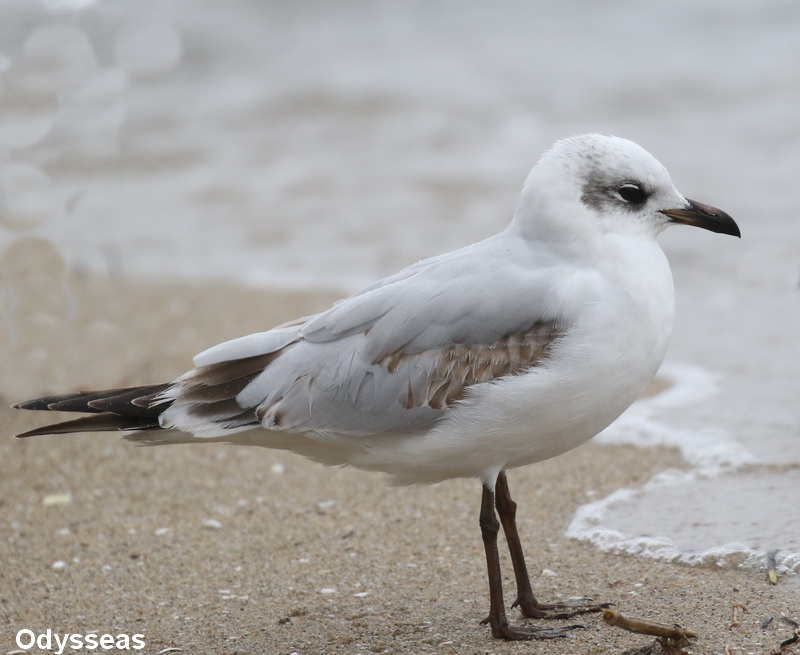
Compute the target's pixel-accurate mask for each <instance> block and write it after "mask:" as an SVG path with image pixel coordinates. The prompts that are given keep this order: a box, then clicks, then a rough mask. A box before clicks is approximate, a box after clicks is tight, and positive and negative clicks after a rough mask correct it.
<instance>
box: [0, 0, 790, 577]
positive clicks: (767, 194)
mask: <svg viewBox="0 0 800 655" xmlns="http://www.w3.org/2000/svg"><path fill="white" fill-rule="evenodd" d="M799 24H800V3H798V2H796V0H758V1H756V0H752V1H749V0H725V1H722V0H709V1H707V2H702V3H698V2H694V1H690V0H671V1H670V2H649V3H641V2H632V1H625V0H611V1H609V2H602V3H600V2H593V1H590V0H569V1H567V2H561V3H543V2H523V1H522V0H498V1H496V2H493V3H483V2H478V1H477V0H467V1H464V0H459V1H456V0H441V1H437V2H422V1H412V2H403V3H396V2H391V1H389V0H376V1H370V2H367V1H365V0H363V1H354V0H343V1H340V2H335V3H331V2H323V1H319V0H318V1H311V2H303V3H287V2H276V1H255V0H226V2H211V1H209V0H204V1H200V0H192V1H189V0H138V1H137V2H135V3H132V2H129V1H126V0H97V1H93V0H41V1H35V0H3V1H2V2H0V248H1V249H2V251H1V252H0V284H2V285H3V286H2V288H1V290H2V302H3V305H2V312H3V319H4V322H5V323H6V325H8V326H11V327H12V328H13V324H14V316H15V311H18V305H19V294H18V293H16V292H15V290H14V288H13V285H14V283H15V280H14V272H15V271H18V270H20V266H19V262H20V261H21V260H25V261H28V262H30V261H32V260H33V261H38V260H41V261H44V262H50V263H51V264H52V262H56V263H57V264H58V265H57V266H56V268H59V267H60V269H61V270H63V271H68V270H71V271H80V272H85V273H90V274H97V275H106V276H116V277H124V278H129V279H130V278H133V279H148V280H169V281H175V280H179V281H180V280H185V281H190V282H192V283H193V284H197V283H199V282H202V281H203V280H215V281H216V280H225V281H232V282H236V283H240V284H246V285H256V286H260V287H275V288H284V289H286V288H298V289H305V288H318V287H326V288H329V289H333V290H336V291H338V292H341V293H349V292H351V291H354V290H355V289H357V288H358V287H359V286H360V285H362V284H365V283H367V282H370V281H372V280H373V279H375V278H376V277H378V276H381V275H385V274H388V273H391V272H393V271H395V270H396V269H398V268H400V267H402V266H404V265H407V264H410V263H412V262H414V261H416V260H418V259H421V258H423V257H426V256H429V255H433V254H436V253H439V252H442V251H445V250H448V249H452V248H455V247H458V246H461V245H464V244H466V243H469V242H471V241H475V240H478V239H481V238H484V237H486V236H489V235H491V234H493V233H495V232H497V231H499V230H500V229H502V228H503V227H504V226H505V225H506V223H507V222H508V220H510V217H511V215H512V214H513V211H514V207H515V204H516V199H517V195H518V192H519V190H520V187H521V184H522V181H523V180H524V178H525V176H526V174H527V172H528V170H529V168H530V167H531V166H532V165H533V163H534V162H535V160H536V159H537V158H538V156H539V155H540V154H541V152H542V151H543V150H544V149H545V148H547V147H548V146H549V145H550V144H551V143H552V142H553V141H554V140H555V139H557V138H560V137H563V136H567V135H570V134H575V133H580V132H586V131H596V132H602V133H610V134H616V135H619V136H624V137H627V138H630V139H633V140H635V141H637V142H639V143H640V144H641V145H643V146H644V147H645V148H647V149H648V150H650V151H651V152H652V153H654V154H655V155H656V156H657V157H658V158H659V159H660V160H661V161H662V162H663V163H664V164H666V165H667V167H668V168H669V169H670V171H671V172H672V175H673V179H674V180H675V183H676V185H677V186H678V188H679V189H680V190H681V191H682V192H684V193H685V194H686V195H687V196H688V197H690V198H694V199H697V200H700V201H703V202H707V203H710V204H713V205H717V206H719V207H721V208H723V209H725V210H726V211H728V212H729V213H731V214H732V215H733V216H734V217H735V218H736V220H737V221H738V222H739V225H740V226H741V228H742V233H743V239H742V241H741V242H738V241H735V240H733V239H730V238H728V237H721V236H720V235H713V234H708V233H700V232H699V231H697V230H690V229H689V228H680V227H678V228H672V229H670V230H668V232H667V233H665V234H664V235H663V237H662V244H663V246H664V248H665V250H666V252H667V254H668V256H669V258H670V260H671V262H672V266H673V271H674V274H675V278H676V288H677V296H678V300H677V303H678V308H677V309H678V320H677V325H676V333H675V338H674V340H673V345H672V348H671V350H670V353H669V355H668V360H667V362H666V364H665V367H664V369H663V371H662V373H661V379H662V381H663V386H665V387H666V390H665V391H664V392H663V393H661V394H659V395H657V396H654V397H652V398H648V399H645V400H643V401H641V402H639V403H637V405H635V406H634V407H633V408H632V409H631V410H630V411H629V412H628V413H627V414H626V415H625V416H624V417H623V418H622V419H621V420H620V422H618V423H617V424H616V425H615V426H612V428H610V429H609V430H608V431H607V432H606V433H605V434H603V435H601V437H599V438H600V439H601V440H604V441H606V442H609V443H634V444H637V445H640V446H642V447H662V446H666V447H673V448H679V449H680V450H681V452H682V453H683V455H684V458H685V459H686V461H687V462H688V469H687V470H682V471H667V472H665V473H664V474H662V475H660V476H658V477H657V479H654V480H652V481H650V483H648V484H647V485H646V486H645V487H643V488H642V489H634V490H620V491H619V492H617V493H616V494H613V495H612V496H611V497H607V498H595V497H593V496H592V490H591V489H588V490H587V504H586V505H585V506H584V507H583V508H581V510H580V511H579V512H578V514H577V515H576V517H575V519H574V520H573V522H572V525H571V526H570V529H569V533H570V534H571V535H572V536H574V537H576V538H580V539H588V540H591V541H593V542H594V543H596V544H597V545H598V546H599V547H602V548H606V549H612V550H620V551H626V552H635V553H641V554H645V555H650V556H655V557H663V558H668V559H672V560H679V561H685V562H689V563H705V564H713V565H738V564H741V563H743V562H748V563H749V564H758V563H760V562H763V556H764V552H765V551H767V550H771V549H777V550H779V555H778V559H779V562H780V563H781V565H782V566H783V567H784V568H794V569H795V570H798V569H800V512H798V511H797V507H798V500H797V499H798V498H800V409H798V405H799V404H798V396H799V395H800V394H799V393H798V392H800V340H798V333H800V330H798V325H799V324H800V307H799V305H800V248H798V245H800V221H799V220H798V215H797V214H798V206H800V192H799V191H798V179H800V39H798V37H797V26H798V25H799ZM23 268H24V267H23ZM16 282H19V280H17V281H16ZM266 327H268V326H266V325H265V328H266ZM12 332H13V330H12ZM10 343H11V341H7V343H6V344H5V346H4V347H5V348H9V347H13V344H12V345H9V344H10Z"/></svg>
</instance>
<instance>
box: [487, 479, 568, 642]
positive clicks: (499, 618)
mask: <svg viewBox="0 0 800 655" xmlns="http://www.w3.org/2000/svg"><path fill="white" fill-rule="evenodd" d="M494 502H495V500H494V492H493V491H491V490H490V489H489V488H488V487H486V486H485V485H484V487H483V496H482V498H481V516H480V525H481V535H482V536H483V546H484V548H485V549H486V569H487V571H488V573H489V616H488V617H486V619H484V620H483V623H488V624H489V626H490V627H491V629H492V635H493V636H494V637H498V638H503V639H511V640H521V639H556V638H558V637H565V636H566V634H567V630H571V629H573V628H575V627H578V626H569V627H567V628H561V629H559V628H555V629H547V628H512V627H511V626H509V625H508V618H507V617H506V610H505V607H504V603H503V580H502V574H501V573H500V556H499V555H498V552H497V533H498V532H499V531H500V523H499V522H498V520H497V516H496V515H495V512H494ZM528 587H529V588H530V584H529V585H528Z"/></svg>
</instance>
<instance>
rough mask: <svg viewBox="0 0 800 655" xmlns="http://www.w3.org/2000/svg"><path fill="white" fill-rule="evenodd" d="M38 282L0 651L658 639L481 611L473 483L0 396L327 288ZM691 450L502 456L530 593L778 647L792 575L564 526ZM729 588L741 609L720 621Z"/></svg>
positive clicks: (159, 369) (0, 500) (50, 383)
mask: <svg viewBox="0 0 800 655" xmlns="http://www.w3.org/2000/svg"><path fill="white" fill-rule="evenodd" d="M56 278H57V279H59V280H60V282H59V284H57V285H53V284H52V282H53V279H56ZM7 279H12V281H13V276H11V277H10V278H8V276H7ZM39 282H40V287H39V288H38V291H37V292H36V293H35V294H34V293H33V292H32V291H31V290H32V289H35V288H36V287H35V285H36V284H37V281H36V280H30V279H27V278H26V282H25V284H26V285H27V286H26V289H27V290H28V293H25V294H22V295H20V296H19V298H21V300H19V299H18V300H17V301H15V303H12V304H11V305H9V303H8V302H7V305H6V307H7V308H8V307H9V306H12V307H13V312H11V313H10V314H8V312H7V315H9V316H10V320H8V321H6V323H5V327H4V329H5V334H4V337H5V343H7V344H9V345H8V347H7V348H6V350H5V351H4V352H3V361H4V365H3V367H2V369H3V370H2V372H0V400H2V405H3V409H2V410H0V425H2V439H0V458H2V462H3V475H2V482H0V484H2V489H0V511H1V513H2V517H3V521H2V522H0V532H1V533H2V534H0V561H2V563H3V566H2V571H0V599H2V605H1V607H2V610H0V611H1V612H2V619H0V621H1V622H2V625H3V628H2V643H0V652H3V653H5V652H8V651H14V650H16V649H17V648H18V647H17V645H16V644H15V642H14V637H15V635H16V633H17V632H18V631H19V630H21V629H24V628H27V629H30V630H33V631H34V632H35V633H40V632H44V631H46V630H47V629H48V628H49V629H51V630H52V631H53V632H57V633H60V634H63V633H80V634H84V633H86V632H89V631H97V632H98V633H99V634H103V633H110V634H114V635H117V634H121V633H126V634H129V635H132V634H135V633H139V634H144V635H145V640H146V644H147V647H146V649H145V651H144V652H147V653H158V652H159V651H162V650H163V649H167V648H178V649H181V650H182V652H184V653H228V654H233V653H240V654H245V653H247V654H251V653H252V654H255V653H270V654H271V653H276V654H277V653H286V654H287V655H288V654H289V653H294V652H296V653H299V654H301V655H305V654H316V653H384V652H385V653H469V654H473V653H523V652H524V653H598V654H599V653H615V654H619V653H623V652H624V651H626V650H627V649H632V648H637V647H641V646H645V645H647V644H649V643H652V641H653V640H652V638H651V637H646V636H643V635H634V634H630V633H626V632H623V631H621V630H618V629H615V628H611V627H609V626H606V625H605V624H604V623H603V622H602V620H601V619H600V618H599V616H597V615H588V616H584V617H581V618H580V619H579V620H578V621H577V622H579V623H581V624H583V625H584V626H585V629H583V630H577V631H575V632H573V633H572V634H571V635H570V636H569V638H567V639H562V640H556V641H551V642H535V643H529V644H519V643H505V642H501V641H496V640H493V639H492V638H491V635H490V633H489V630H488V628H487V627H486V626H482V625H480V620H481V619H482V618H484V616H485V615H486V613H487V610H488V593H487V585H486V579H485V565H484V556H483V547H482V542H481V538H480V531H479V528H478V520H477V519H478V509H479V501H480V485H479V484H478V482H477V481H474V480H456V481H450V482H445V483H442V484H440V485H436V486H432V487H411V488H390V487H387V486H386V485H385V484H384V483H383V481H382V480H381V477H380V476H379V475H376V474H371V473H364V472H361V471H356V470H352V469H329V468H324V467H322V466H319V465H317V464H313V463H310V462H307V461H305V460H302V459H300V458H298V457H296V456H293V455H291V454H287V453H282V452H275V451H268V450H260V449H248V448H231V447H226V446H219V445H206V446H203V445H198V446H173V447H169V448H137V447H134V446H132V445H130V444H127V443H125V442H122V441H121V440H119V439H118V438H117V437H116V436H114V435H72V436H62V437H39V438H35V439H28V440H24V441H20V440H14V439H11V438H10V436H11V434H13V433H15V432H18V431H20V430H24V429H26V428H29V427H33V426H35V425H40V424H42V423H44V422H45V420H44V419H45V418H46V417H45V416H44V415H38V416H37V415H36V414H35V413H22V412H12V411H11V410H8V409H5V408H6V407H7V406H8V405H9V404H11V403H13V402H18V401H20V400H24V399H27V398H28V397H31V396H33V395H40V394H44V393H51V392H52V393H58V392H68V391H73V390H76V389H81V388H89V387H95V386H122V385H133V384H145V383H149V382H160V381H164V380H166V379H171V378H172V377H174V376H176V375H177V374H180V373H182V372H183V371H184V370H185V369H186V368H187V367H188V365H189V361H190V358H191V356H192V355H193V354H195V353H196V352H198V351H200V350H202V349H203V348H205V347H208V346H210V345H213V344H214V343H216V342H218V341H221V340H223V339H227V338H233V337H236V336H239V335H242V334H245V333H248V332H252V331H257V330H263V329H266V328H267V327H270V326H272V325H275V324H277V323H280V322H282V321H284V320H288V319H290V318H293V317H295V316H298V315H302V314H307V313H311V312H315V311H319V310H321V309H324V308H325V307H327V306H328V304H329V303H330V301H331V300H333V297H332V296H324V295H320V294H309V293H282V292H274V291H265V290H258V291H256V290H248V289H241V288H236V287H225V286H216V287H214V286H203V287H202V288H200V286H199V285H198V286H190V285H188V284H186V285H177V284H176V285H173V286H165V285H155V284H150V283H142V282H136V283H134V282H130V281H124V280H109V279H103V278H98V277H93V278H81V277H75V276H70V277H64V276H63V275H62V276H60V277H59V276H55V278H49V279H45V278H43V279H42V280H40V281H39ZM43 308H44V309H43ZM682 466H683V463H682V461H681V459H680V457H679V455H678V454H677V453H674V452H670V451H658V450H639V449H635V448H630V447H605V446H599V445H593V444H591V443H590V444H589V445H587V446H584V447H582V448H579V449H578V450H576V451H573V452H571V453H568V454H567V455H564V456H562V457H559V458H557V459H555V460H552V461H549V462H543V463H541V464H538V465H534V466H531V467H528V468H526V469H522V470H517V471H512V472H511V473H510V474H509V481H510V485H511V491H512V494H513V495H514V497H515V498H516V500H517V502H518V503H519V510H518V522H519V527H520V532H521V535H522V540H523V545H524V546H525V548H526V555H527V560H528V564H529V568H530V571H531V575H532V579H533V583H534V587H535V591H536V592H537V593H538V594H539V596H540V598H541V599H542V600H544V601H549V600H553V599H557V598H565V597H570V596H579V595H588V596H592V597H594V598H595V599H596V600H598V601H603V602H611V603H614V605H615V607H616V609H617V610H618V611H620V612H623V613H625V614H630V615H632V616H637V617H642V618H648V619H651V620H655V621H662V622H668V623H672V622H676V623H680V624H683V625H685V626H687V627H689V628H691V629H692V630H694V631H695V632H697V633H698V634H699V635H700V638H699V639H698V640H696V641H695V642H694V643H693V645H692V646H691V648H690V649H689V651H690V652H693V653H725V652H729V653H731V654H734V655H738V654H739V653H770V652H772V651H773V650H775V649H776V648H777V646H778V644H779V643H780V642H781V641H783V640H785V639H787V638H789V637H790V636H791V628H790V627H789V626H788V625H787V624H786V623H783V622H781V621H780V617H781V616H789V617H792V618H794V619H797V618H798V611H800V580H798V577H797V576H795V577H790V578H783V579H781V580H780V582H779V584H778V585H776V586H770V585H768V584H767V582H766V578H765V573H764V572H763V571H753V570H737V569H715V568H688V567H684V566H677V565H671V564H669V563H663V562H654V561H650V560H644V559H637V558H634V557H630V556H621V555H614V554H605V553H600V552H598V551H597V550H595V549H594V548H592V547H590V546H587V545H585V544H582V543H578V542H575V541H572V540H569V539H566V538H565V537H564V536H563V534H564V530H565V528H566V526H567V525H568V524H569V522H570V520H571V518H572V516H573V514H574V511H575V509H576V508H577V507H578V506H579V505H581V504H583V503H585V502H587V501H588V500H589V499H596V498H599V497H602V496H604V495H605V494H608V493H611V492H612V491H614V490H616V489H619V488H621V487H626V486H637V485H640V484H642V483H643V482H645V481H646V480H648V479H649V478H650V477H651V476H652V475H653V474H654V473H656V472H657V471H659V470H662V469H664V468H668V467H679V468H680V467H682ZM64 501H67V502H64ZM503 558H504V559H503V566H504V573H505V574H506V581H505V587H506V601H507V604H510V602H511V601H512V600H513V576H512V575H511V566H510V562H509V561H508V558H507V557H506V555H505V553H503ZM57 562H60V563H61V564H57V565H56V567H55V568H54V564H56V563H57ZM737 605H743V606H745V607H747V611H746V612H745V611H744V610H738V621H737V623H738V625H732V620H733V618H734V607H735V606H737ZM509 616H510V617H511V618H512V622H516V621H517V620H518V613H517V612H516V611H515V610H510V614H509ZM767 617H774V620H773V621H772V622H771V624H770V625H769V626H768V627H767V628H765V629H762V627H761V626H762V623H763V622H764V620H765V619H766V618H767ZM575 622H576V621H575V620H573V621H569V622H567V623H575ZM555 623H559V622H555ZM726 649H727V650H726ZM34 652H35V651H34ZM79 652H80V651H79ZM82 652H86V651H82ZM107 652H108V651H107ZM110 652H115V651H110ZM129 652H141V651H129ZM170 652H177V651H170ZM784 652H792V651H790V650H785V651H784Z"/></svg>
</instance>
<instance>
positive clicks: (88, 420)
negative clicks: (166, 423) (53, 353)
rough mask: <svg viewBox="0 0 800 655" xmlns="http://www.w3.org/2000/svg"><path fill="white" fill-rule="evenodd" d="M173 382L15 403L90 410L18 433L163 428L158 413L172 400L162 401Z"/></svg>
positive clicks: (24, 406) (37, 407)
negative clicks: (164, 392)
mask: <svg viewBox="0 0 800 655" xmlns="http://www.w3.org/2000/svg"><path fill="white" fill-rule="evenodd" d="M169 386H170V384H169V383H167V384H157V385H148V386H142V387H128V388H120V389H106V390H104V391H82V392H79V393H73V394H66V395H61V396H45V397H43V398H35V399H33V400H28V401H26V402H23V403H19V404H17V405H14V408H15V409H30V410H49V411H58V412H86V413H89V414H92V416H84V417H81V418H78V419H74V420H71V421H63V422H61V423H55V424H52V425H46V426H44V427H41V428H36V429H34V430H29V431H27V432H23V433H22V434H18V435H17V437H18V438H25V437H35V436H39V435H43V434H67V433H70V432H105V431H110V430H160V429H161V426H160V424H159V421H158V417H159V416H160V415H161V413H162V412H163V411H164V410H165V409H166V408H167V407H169V405H171V404H172V401H170V400H165V401H159V395H160V394H161V393H162V392H163V391H165V390H166V389H167V388H169Z"/></svg>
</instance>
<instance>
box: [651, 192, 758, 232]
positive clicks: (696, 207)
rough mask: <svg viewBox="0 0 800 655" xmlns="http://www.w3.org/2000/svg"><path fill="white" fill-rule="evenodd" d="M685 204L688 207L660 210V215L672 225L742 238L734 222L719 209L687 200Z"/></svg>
mask: <svg viewBox="0 0 800 655" xmlns="http://www.w3.org/2000/svg"><path fill="white" fill-rule="evenodd" d="M686 202H688V203H689V205H688V207H684V208H682V209H662V210H661V213H662V214H664V215H665V216H668V217H669V219H670V220H671V221H672V222H673V223H681V224H683V225H694V226H695V227H702V228H703V229H704V230H711V231H712V232H719V233H721V234H730V235H731V236H734V237H741V236H742V233H741V232H740V231H739V226H738V225H736V222H735V221H734V220H733V219H732V218H731V217H730V216H728V214H726V213H725V212H724V211H722V210H721V209H717V208H716V207H712V206H711V205H704V204H703V203H702V202H695V201H694V200H689V199H688V198H687V199H686Z"/></svg>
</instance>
